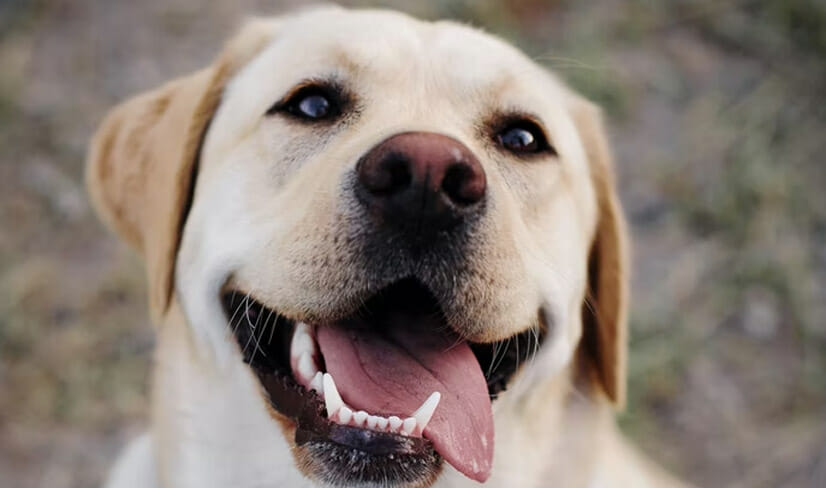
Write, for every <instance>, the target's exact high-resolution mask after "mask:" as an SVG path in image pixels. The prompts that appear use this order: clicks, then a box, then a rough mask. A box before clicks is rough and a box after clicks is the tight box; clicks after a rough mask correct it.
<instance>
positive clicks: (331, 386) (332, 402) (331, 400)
mask: <svg viewBox="0 0 826 488" xmlns="http://www.w3.org/2000/svg"><path fill="white" fill-rule="evenodd" d="M322 384H323V385H324V404H325V405H326V406H327V417H332V416H333V414H334V413H336V412H338V410H339V409H340V408H341V407H343V406H344V400H342V399H341V395H339V394H338V389H337V388H336V382H335V381H333V377H332V376H331V375H330V373H324V377H323V379H322Z"/></svg>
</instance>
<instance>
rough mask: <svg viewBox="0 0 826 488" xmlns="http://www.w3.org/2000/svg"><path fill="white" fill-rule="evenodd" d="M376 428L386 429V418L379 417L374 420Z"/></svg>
mask: <svg viewBox="0 0 826 488" xmlns="http://www.w3.org/2000/svg"><path fill="white" fill-rule="evenodd" d="M376 428H377V429H378V430H387V419H386V418H384V417H379V419H378V420H377V421H376Z"/></svg>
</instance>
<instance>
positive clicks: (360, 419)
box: [353, 410, 369, 427]
mask: <svg viewBox="0 0 826 488" xmlns="http://www.w3.org/2000/svg"><path fill="white" fill-rule="evenodd" d="M368 415H369V414H368V413H367V412H365V411H364V410H359V411H358V412H356V413H354V414H353V423H354V424H356V427H363V426H364V421H365V420H367V417H368Z"/></svg>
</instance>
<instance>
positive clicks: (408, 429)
mask: <svg viewBox="0 0 826 488" xmlns="http://www.w3.org/2000/svg"><path fill="white" fill-rule="evenodd" d="M415 428H416V419H414V418H413V417H407V418H406V419H404V422H402V434H404V435H410V434H412V433H413V429H415Z"/></svg>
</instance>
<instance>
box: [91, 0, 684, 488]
mask: <svg viewBox="0 0 826 488" xmlns="http://www.w3.org/2000/svg"><path fill="white" fill-rule="evenodd" d="M330 76H332V77H335V78H336V79H337V80H341V82H342V83H344V84H346V85H347V86H348V87H349V89H351V90H352V91H354V92H355V96H356V97H357V99H358V102H357V103H358V109H359V114H358V117H357V118H356V119H355V120H354V121H353V122H352V123H348V124H342V125H341V126H334V127H328V128H326V129H313V128H308V127H306V126H301V125H299V124H295V123H290V122H289V121H285V120H283V119H280V118H278V117H267V116H265V112H266V111H267V109H268V108H269V107H270V106H271V105H272V104H273V103H274V102H275V101H276V100H278V99H280V98H282V97H283V96H284V94H285V93H286V92H288V91H289V90H290V89H291V88H292V87H294V86H295V85H296V84H298V83H301V82H303V81H305V80H307V79H316V78H319V77H330ZM514 110H518V111H522V112H526V113H530V114H532V115H533V116H534V117H536V118H537V119H539V120H540V121H541V123H542V124H543V125H544V127H545V128H546V130H547V131H548V135H549V138H550V140H551V142H552V144H553V146H554V147H555V149H556V151H557V153H558V157H557V158H555V159H554V160H553V161H536V162H531V161H523V160H519V159H516V158H513V157H510V156H507V155H503V154H501V153H497V152H496V151H495V149H494V148H492V147H491V141H490V139H489V138H488V137H486V136H484V135H483V134H480V131H479V127H480V126H481V125H482V124H483V123H484V122H485V120H486V119H487V118H489V117H491V116H492V115H494V114H495V113H497V112H501V111H514ZM411 130H422V131H431V132H438V133H442V134H447V135H449V136H451V137H454V138H456V139H458V140H460V141H462V142H463V143H464V144H466V145H467V147H468V148H470V149H471V150H472V151H474V152H475V153H476V154H477V155H478V157H479V159H480V161H481V162H482V165H483V167H484V169H485V171H486V173H487V178H488V185H489V192H490V197H491V199H492V201H493V202H494V203H493V204H492V205H491V206H490V208H489V211H488V212H487V214H486V216H485V219H486V220H485V225H484V226H483V227H482V230H481V231H480V233H479V236H478V237H477V239H478V241H479V242H478V245H477V246H476V248H475V251H474V253H473V255H472V256H470V258H469V263H470V266H471V268H472V271H473V273H471V274H470V275H469V276H472V277H471V278H463V279H464V281H463V283H462V288H461V289H462V293H461V294H460V295H459V296H458V297H457V299H456V304H455V306H456V309H455V310H450V309H448V310H446V312H447V313H448V315H449V316H451V321H452V322H451V325H452V326H453V328H454V329H455V330H457V331H458V332H460V333H462V334H463V335H465V336H466V337H467V338H469V339H471V340H476V341H492V340H499V339H504V338H506V337H509V336H511V335H513V334H515V333H517V332H521V331H522V330H525V329H526V328H527V327H530V326H531V325H532V324H534V323H535V321H536V315H537V311H542V313H544V314H545V316H546V318H547V322H548V323H552V324H553V327H552V328H551V329H550V330H549V333H548V336H547V338H546V340H545V342H544V344H543V346H542V348H541V350H540V351H538V354H537V355H536V357H535V359H534V360H532V361H530V362H528V363H526V364H525V366H523V368H522V369H521V370H520V371H519V372H518V373H517V375H516V376H515V378H514V379H513V380H512V384H511V386H510V388H509V389H508V390H507V392H505V393H504V394H502V395H501V397H500V398H499V399H498V400H497V401H495V402H494V404H493V409H494V418H495V427H496V430H495V432H496V452H495V458H494V468H493V472H492V476H491V478H490V479H489V481H488V482H487V484H486V486H495V487H517V486H518V487H545V486H564V487H571V488H572V487H589V488H597V487H626V486H628V487H649V486H650V487H667V486H682V485H681V484H680V483H678V482H677V481H674V480H672V479H671V478H669V477H668V476H667V475H665V474H663V473H661V472H660V471H659V470H658V469H657V468H655V467H653V466H651V465H649V464H648V463H647V462H646V461H645V460H643V459H642V458H641V457H639V456H638V455H637V454H636V453H635V452H634V451H633V449H632V448H630V447H629V446H628V445H627V444H626V443H625V441H623V440H622V438H621V436H620V435H619V434H618V432H617V429H616V427H615V425H614V420H613V411H614V409H615V407H617V406H621V405H622V404H623V402H624V389H625V387H624V385H625V377H624V376H625V355H626V335H627V332H626V318H625V315H626V301H627V299H626V296H627V286H628V284H627V279H628V278H627V269H626V268H627V256H626V253H627V251H626V247H627V246H626V239H625V227H624V222H623V218H622V214H621V211H620V209H619V204H618V201H617V197H616V194H615V190H614V177H613V170H612V163H611V160H610V154H609V150H608V146H607V143H606V140H605V136H604V134H603V129H602V123H601V120H600V116H599V111H598V109H596V108H595V107H594V106H593V105H591V104H590V103H589V102H587V101H585V100H584V99H582V98H581V97H579V96H578V95H576V94H574V93H573V92H572V91H571V90H569V89H568V88H566V87H565V86H564V85H563V84H562V83H561V82H560V81H558V80H557V79H556V78H555V77H554V76H553V75H552V74H550V73H548V72H547V71H545V70H544V69H542V68H540V67H539V66H537V65H535V64H534V63H533V62H531V61H530V60H529V59H528V58H527V57H525V56H524V55H523V54H521V53H520V52H519V51H517V50H516V49H514V48H512V47H510V46H509V45H507V44H505V43H503V42H501V41H499V40H497V39H496V38H494V37H492V36H489V35H487V34H484V33H482V32H480V31H477V30H474V29H471V28H468V27H465V26H461V25H458V24H454V23H450V22H438V23H428V22H421V21H418V20H415V19H412V18H410V17H407V16H404V15H401V14H397V13H392V12H380V11H346V10H342V9H337V8H325V9H320V10H312V11H307V12H303V13H298V14H295V15H293V16H290V17H284V18H276V19H262V20H255V21H252V22H250V23H248V24H247V25H246V26H245V27H244V28H243V29H242V30H241V32H240V34H239V35H238V36H237V37H236V38H234V39H233V40H232V41H231V42H230V43H228V45H227V47H226V48H225V50H224V51H223V53H222V54H221V55H220V56H219V57H218V58H217V59H216V61H215V62H214V63H213V64H212V65H211V66H209V67H207V68H205V69H204V70H203V71H200V72H198V73H196V74H193V75H190V76H187V77H183V78H181V79H179V80H175V81H173V82H171V83H170V84H168V85H165V86H163V87H161V88H159V89H157V90H155V91H152V92H149V93H147V94H144V95H141V96H139V97H136V98H134V99H132V100H130V101H127V102H126V103H124V104H123V105H121V106H119V107H117V108H116V109H114V110H113V112H112V114H111V115H110V116H109V117H108V118H107V119H106V120H105V121H104V122H103V124H102V126H101V128H100V130H99V131H98V133H97V135H96V136H95V138H94V140H93V142H92V149H91V152H90V158H89V166H88V182H89V187H90V191H91V193H92V195H93V199H94V201H95V203H96V206H97V208H98V209H99V210H100V212H101V214H102V215H103V217H104V219H105V220H106V221H107V222H109V223H110V225H111V226H112V227H113V228H114V229H115V230H116V231H118V232H119V233H120V234H121V235H122V236H123V237H124V238H125V239H126V240H127V241H128V242H130V243H131V244H132V245H133V246H134V247H136V249H137V250H138V251H139V252H140V253H141V254H142V255H144V257H145V258H146V261H147V273H148V279H149V287H150V306H151V310H152V313H153V317H154V318H155V321H156V323H157V325H158V328H157V334H158V349H157V352H156V360H155V369H154V376H153V379H154V381H153V391H152V416H151V419H152V421H151V426H150V429H149V432H148V433H147V434H146V435H145V436H143V437H141V438H140V439H138V440H137V441H135V443H134V444H133V445H132V446H131V447H130V448H129V449H128V450H127V451H126V453H125V454H124V455H123V457H122V459H121V460H120V461H119V462H118V464H117V466H116V468H115V469H114V470H113V471H112V474H111V476H110V479H109V482H108V485H107V486H109V487H110V488H124V487H132V486H134V487H138V486H140V487H144V488H145V487H148V486H153V485H154V486H164V487H176V488H185V487H198V488H208V487H238V488H242V487H279V486H283V487H296V488H299V487H304V486H307V487H310V486H317V485H316V484H314V482H313V481H311V478H312V476H313V473H304V472H302V470H301V469H299V468H298V467H297V463H296V459H297V458H298V457H299V456H301V452H300V449H299V448H296V446H295V445H294V443H293V439H292V437H291V434H292V432H293V430H291V429H293V428H294V427H291V426H290V423H289V420H288V419H285V418H283V417H282V416H280V414H277V413H275V412H274V411H273V410H272V409H271V407H270V406H269V405H268V404H267V402H266V401H265V400H264V397H263V396H262V393H261V386H260V384H259V383H258V381H257V379H256V378H255V377H254V376H253V374H252V373H251V371H250V369H249V368H248V367H247V365H245V364H244V363H243V362H242V361H241V357H240V354H239V351H238V348H237V346H236V345H235V343H234V339H233V337H232V336H231V334H230V332H229V330H228V327H227V324H226V318H225V317H224V315H223V311H222V308H221V304H220V302H219V294H220V292H221V290H222V287H224V286H225V285H226V284H227V282H228V280H231V281H232V283H234V284H237V285H240V286H242V287H243V288H244V289H247V290H250V291H253V292H254V293H255V296H256V298H258V299H260V300H263V301H264V302H265V303H266V304H267V306H269V307H272V308H274V309H276V310H278V311H279V312H280V313H283V314H285V315H287V316H290V317H301V318H307V319H315V320H323V319H325V318H331V317H335V316H337V315H340V314H342V313H343V312H346V311H348V310H350V309H351V308H352V307H353V304H354V303H358V302H359V301H360V300H363V299H365V298H366V296H365V293H366V292H365V291H364V287H360V286H359V284H360V283H363V281H364V279H365V278H364V277H363V276H361V275H360V274H359V273H360V270H359V269H357V267H356V266H355V262H356V261H355V260H354V258H353V254H352V250H351V249H349V248H347V247H346V246H345V245H343V244H340V243H339V244H334V241H335V240H334V237H335V236H336V235H340V234H342V233H343V231H344V230H346V229H344V228H343V226H345V225H348V224H347V223H346V222H347V221H346V219H343V218H342V217H343V216H344V215H346V214H347V208H348V205H352V204H353V202H351V201H349V200H348V199H347V197H346V196H343V195H342V193H341V190H340V182H341V181H342V178H344V177H345V176H346V174H347V173H348V172H351V171H352V170H353V167H354V165H355V163H356V161H357V160H358V158H359V157H360V156H361V155H363V154H364V153H365V152H366V151H367V150H369V149H370V148H371V147H372V146H374V145H375V144H376V143H378V142H379V141H381V140H383V139H385V138H386V137H388V136H390V135H393V134H396V133H399V132H403V131H411ZM196 169H197V171H196ZM193 178H195V181H193ZM190 188H194V193H192V195H191V201H190V193H189V190H190ZM331 263H335V264H331ZM586 297H587V300H588V303H586ZM459 311H461V313H458V312H459ZM451 314H452V315H451ZM308 476H309V477H308ZM474 485H476V483H474V482H471V481H470V480H468V479H467V478H465V477H463V476H461V475H460V474H458V473H457V472H455V471H454V470H453V469H452V468H450V467H449V466H446V468H445V469H444V471H443V473H442V474H441V475H440V476H439V477H438V478H437V480H436V482H435V484H434V485H433V486H437V487H460V486H474Z"/></svg>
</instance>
